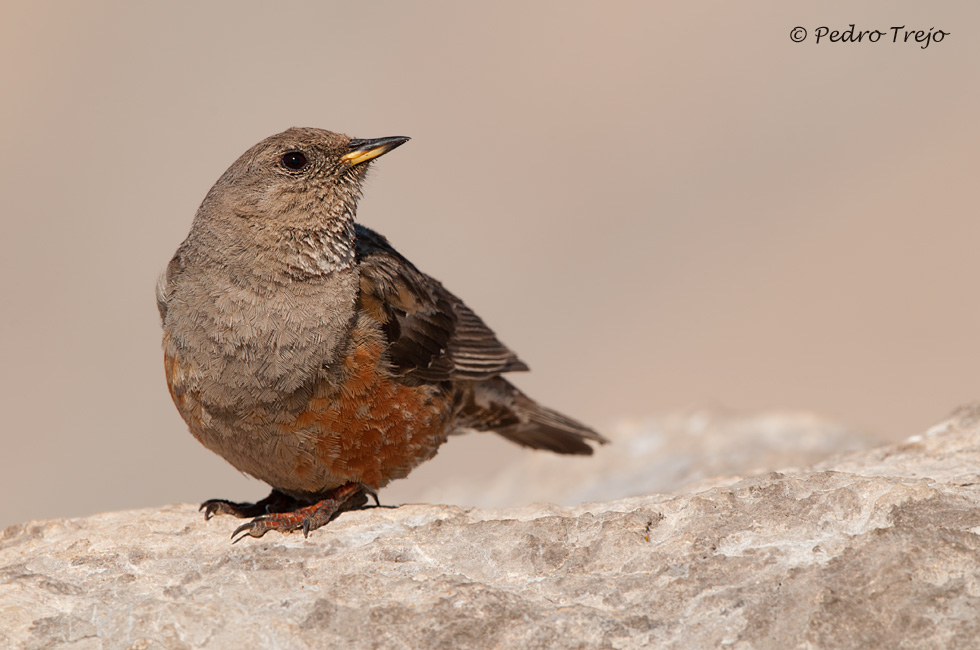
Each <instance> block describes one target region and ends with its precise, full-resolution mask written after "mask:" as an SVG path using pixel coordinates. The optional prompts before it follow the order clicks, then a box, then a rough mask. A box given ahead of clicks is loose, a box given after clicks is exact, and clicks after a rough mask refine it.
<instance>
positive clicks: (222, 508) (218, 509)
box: [198, 490, 307, 520]
mask: <svg viewBox="0 0 980 650" xmlns="http://www.w3.org/2000/svg"><path fill="white" fill-rule="evenodd" d="M306 503H307V502H304V501H299V500H297V499H294V498H293V497H291V496H289V495H287V494H283V493H282V492H280V491H279V490H273V491H272V492H271V493H270V494H269V496H267V497H266V498H264V499H262V500H261V501H258V502H256V503H248V502H242V503H236V502H234V501H226V500H225V499H209V500H207V501H205V502H204V503H202V504H201V507H200V508H198V510H203V511H204V519H205V520H207V519H210V518H211V517H213V516H215V515H233V516H235V517H238V518H239V519H246V518H248V517H258V516H259V515H267V514H270V513H273V512H290V511H292V510H295V509H296V508H299V507H301V506H303V505H305V504H306Z"/></svg>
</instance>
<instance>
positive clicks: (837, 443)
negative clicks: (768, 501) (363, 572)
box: [382, 410, 882, 508]
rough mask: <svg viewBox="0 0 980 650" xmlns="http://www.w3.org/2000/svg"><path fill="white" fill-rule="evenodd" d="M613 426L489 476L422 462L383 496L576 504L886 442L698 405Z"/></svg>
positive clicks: (809, 421) (822, 424) (819, 421)
mask: <svg viewBox="0 0 980 650" xmlns="http://www.w3.org/2000/svg"><path fill="white" fill-rule="evenodd" d="M608 433H609V437H610V438H611V439H612V440H613V441H614V444H611V445H605V446H602V447H597V448H596V450H595V454H594V455H593V456H576V457H569V456H558V455H555V454H542V453H528V451H527V450H520V453H519V454H514V455H513V457H511V458H508V459H507V461H506V462H505V463H502V464H501V465H500V466H499V469H498V470H497V471H496V472H495V473H494V474H493V475H492V476H491V477H490V478H489V479H487V480H485V481H464V480H455V481H452V480H450V481H446V480H444V479H441V478H440V479H438V480H436V479H432V480H423V477H422V476H421V474H422V473H423V472H426V471H427V470H429V468H430V467H429V466H427V465H423V466H422V467H420V468H419V469H418V470H416V473H415V474H413V476H412V478H411V479H410V480H408V481H404V482H396V483H395V484H394V485H393V486H392V487H391V488H389V489H386V490H385V491H384V493H383V495H382V498H383V499H384V500H386V501H389V500H391V501H392V502H393V503H407V502H416V503H444V504H452V505H460V506H477V507H481V508H499V507H512V506H518V505H523V504H526V503H527V502H528V501H532V500H533V501H547V502H549V503H558V504H563V505H574V504H576V503H582V502H583V501H609V500H612V499H620V498H623V497H627V496H639V495H641V494H655V493H659V492H676V491H678V490H681V489H683V488H685V487H687V486H690V485H693V484H696V483H698V482H700V481H703V480H705V479H708V478H711V477H714V476H726V475H735V474H750V473H758V472H762V471H768V470H774V469H781V468H787V467H804V466H807V465H812V464H813V463H816V462H818V461H821V460H824V459H825V458H827V457H828V456H831V455H833V454H835V453H838V452H842V451H852V450H857V449H864V448H867V447H870V446H872V445H873V444H881V442H882V441H881V440H880V439H877V438H875V437H873V436H871V435H869V434H866V433H862V432H858V431H854V430H853V429H849V428H846V427H843V426H841V425H840V424H837V423H835V422H830V421H828V420H825V419H823V418H820V417H818V416H815V415H812V414H809V413H767V414H763V415H748V416H745V415H735V414H730V413H724V412H721V411H717V410H716V411H707V410H698V411H692V412H687V413H677V414H673V415H668V416H665V417H658V418H648V419H645V420H638V421H631V422H623V423H621V424H620V425H619V426H618V427H616V428H615V430H613V431H611V432H608ZM482 435H487V436H489V435H492V434H482ZM471 437H472V436H471ZM436 460H437V461H439V460H441V459H440V458H438V457H437V458H436ZM416 474H418V475H419V476H416Z"/></svg>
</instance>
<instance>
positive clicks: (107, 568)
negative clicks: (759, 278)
mask: <svg viewBox="0 0 980 650" xmlns="http://www.w3.org/2000/svg"><path fill="white" fill-rule="evenodd" d="M978 461H980V407H972V408H966V409H963V410H961V411H959V412H958V413H956V414H954V416H953V417H952V418H951V419H950V420H949V421H947V422H945V423H943V424H941V425H938V426H936V427H933V429H931V430H930V431H929V432H928V433H927V434H925V435H923V436H921V437H918V438H915V439H912V440H909V441H907V442H905V443H903V444H899V445H892V446H889V447H883V448H878V449H873V450H870V451H857V452H851V453H849V454H847V455H844V456H841V457H838V458H835V459H833V460H827V461H824V462H822V463H820V464H818V465H815V466H812V467H810V468H809V469H803V470H793V471H784V472H782V473H775V472H771V473H767V474H761V475H756V476H750V477H743V478H739V477H730V478H726V479H718V480H715V481H713V482H710V483H706V482H702V483H701V484H700V486H699V487H697V488H691V489H688V490H686V491H684V492H681V493H675V494H673V495H656V494H653V495H645V496H636V497H630V498H626V499H619V500H614V501H607V502H601V503H589V504H582V505H577V506H571V507H560V506H554V505H532V506H524V507H520V508H512V509H498V510H478V509H474V508H461V507H456V506H421V505H410V506H402V507H399V508H375V509H369V510H363V511H359V512H352V513H346V514H344V515H342V516H341V517H339V518H338V519H337V520H336V521H334V522H332V523H331V524H330V525H329V526H328V527H326V528H323V529H320V530H317V531H315V532H314V533H313V534H312V535H311V536H310V537H309V539H304V538H303V537H302V535H299V534H294V535H288V536H282V535H277V534H274V533H270V534H269V535H267V536H266V537H264V538H262V539H261V540H246V541H245V542H243V543H241V544H236V545H231V544H229V542H228V535H229V534H230V532H231V530H232V529H233V528H234V527H235V524H236V523H237V522H236V521H235V520H231V519H229V518H217V519H214V520H212V521H210V522H205V521H203V518H202V517H201V516H200V514H199V513H198V512H197V509H196V507H194V506H189V505H179V506H171V507H166V508H162V509H145V510H137V511H130V512H115V513H108V514H102V515H96V516H93V517H88V518H84V519H70V520H51V521H41V522H30V523H26V524H20V525H17V526H12V527H10V528H8V529H7V530H6V531H4V533H3V536H2V539H0V576H2V578H0V647H4V648H8V647H9V648H20V647H23V648H55V647H57V648H73V649H89V648H93V649H94V648H235V649H236V650H237V649H238V648H241V647H258V648H310V647H336V646H342V647H345V648H426V649H437V648H491V647H499V648H646V647H655V648H717V647H726V648H974V647H976V645H977V639H978V638H980V614H978V612H980V536H978V534H980V474H978Z"/></svg>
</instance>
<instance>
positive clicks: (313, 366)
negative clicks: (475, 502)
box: [156, 128, 608, 542]
mask: <svg viewBox="0 0 980 650" xmlns="http://www.w3.org/2000/svg"><path fill="white" fill-rule="evenodd" d="M408 140H409V138H406V137H400V136H399V137H384V138H374V139H356V138H351V137H349V136H347V135H344V134H341V133H334V132H331V131H327V130H323V129H316V128H290V129H288V130H286V131H284V132H282V133H279V134H277V135H273V136H271V137H268V138H266V139H264V140H262V141H261V142H259V143H258V144H256V145H255V146H253V147H252V148H250V149H249V150H248V151H246V152H245V153H244V154H243V155H242V156H241V157H240V158H238V160H237V161H235V162H234V163H233V164H232V165H231V167H229V168H228V170H227V171H225V173H224V174H223V175H222V176H221V177H220V178H219V179H218V181H217V182H216V183H215V184H214V186H213V187H212V188H211V190H210V191H209V192H208V193H207V195H206V196H205V198H204V200H203V202H202V203H201V205H200V208H199V209H198V211H197V213H196V215H195V217H194V220H193V222H192V225H191V228H190V232H189V233H188V235H187V238H186V239H185V240H184V241H183V243H181V245H180V246H179V247H178V249H177V251H176V253H175V254H174V256H173V258H172V259H171V261H170V262H169V264H168V265H167V267H166V269H165V271H164V272H163V273H162V275H161V276H160V279H159V281H158V282H157V286H156V298H157V307H158V309H159V312H160V319H161V324H162V328H163V356H164V369H165V374H166V380H167V386H168V388H169V391H170V395H171V398H172V399H173V402H174V404H175V405H176V407H177V410H178V411H179V413H180V415H181V416H182V418H183V419H184V421H185V422H186V424H187V426H188V429H189V430H190V432H191V434H192V435H193V436H194V437H195V438H197V440H198V441H200V442H201V443H202V444H203V445H204V446H205V447H207V448H208V449H210V450H211V451H213V452H215V453H217V454H218V455H220V456H222V457H223V458H224V459H225V460H227V461H228V462H229V463H230V464H231V465H232V466H234V467H235V468H237V469H238V470H240V471H241V472H244V473H246V474H248V475H251V476H253V477H255V478H257V479H259V480H261V481H264V482H265V483H268V484H269V485H270V486H271V487H272V492H271V493H270V494H269V496H268V497H266V498H264V499H262V500H260V501H257V502H255V503H249V502H234V501H229V500H225V499H211V500H208V501H205V502H204V503H203V504H201V510H203V511H204V516H205V519H208V520H210V519H211V518H212V517H213V516H214V515H217V514H230V515H234V516H236V517H239V518H245V519H250V521H248V522H246V523H245V524H243V525H241V526H239V527H238V528H237V529H236V530H235V531H234V533H233V534H232V539H233V541H235V542H237V541H240V540H241V539H243V538H245V537H261V536H263V535H264V534H265V533H266V532H268V531H271V530H278V531H280V532H284V533H285V532H291V531H296V530H302V531H303V533H304V535H306V536H308V535H309V533H310V532H311V531H312V530H315V529H316V528H318V527H320V526H322V525H324V524H326V523H328V522H329V521H331V520H332V519H333V518H334V517H336V516H337V515H338V514H340V513H342V512H345V511H348V510H353V509H358V508H362V507H365V506H366V504H367V503H368V499H369V497H370V498H373V499H374V501H375V503H379V502H378V491H379V490H380V489H381V488H383V487H384V486H385V485H387V484H388V483H389V482H390V481H392V480H395V479H400V478H404V477H405V476H407V475H408V474H409V472H410V471H411V470H412V469H414V468H415V467H416V466H418V465H419V464H420V463H422V462H424V461H426V460H428V459H430V458H432V457H433V456H434V455H435V454H436V451H437V450H438V448H439V446H440V445H442V444H443V443H444V442H446V440H447V438H448V437H449V436H450V435H453V434H456V433H463V432H466V431H493V432H496V433H497V434H499V435H500V436H502V437H504V438H506V439H507V440H510V441H512V442H514V443H517V444H518V445H522V446H525V447H530V448H534V449H546V450H550V451H552V452H557V453H559V454H591V453H592V452H593V448H592V444H604V443H606V442H608V441H607V439H606V438H605V437H603V436H602V435H600V434H599V433H597V432H596V431H594V430H593V429H591V428H589V427H588V426H586V425H584V424H581V423H580V422H578V421H576V420H574V419H572V418H570V417H567V416H565V415H562V414H561V413H559V412H557V411H555V410H552V409H549V408H547V407H545V406H542V405H540V404H538V403H537V402H536V401H534V400H533V399H531V398H530V397H528V396H527V395H525V394H524V393H523V392H521V391H520V390H519V389H518V388H517V387H515V386H514V385H513V384H512V383H511V382H510V381H509V380H508V379H507V378H505V377H504V375H505V374H507V373H511V372H518V371H526V370H528V366H527V365H526V364H525V363H524V362H523V361H521V360H520V359H519V358H518V356H517V355H516V354H515V353H514V352H513V351H512V350H510V349H509V348H508V347H507V346H505V345H504V344H503V343H501V342H500V340H499V339H498V338H497V336H496V335H495V334H494V332H493V331H492V330H491V329H490V328H489V327H488V326H487V325H486V324H485V323H484V321H483V320H482V319H481V318H480V317H479V316H477V315H476V313H474V311H473V310H471V309H470V308H469V307H467V306H466V304H465V303H464V302H463V301H462V300H461V299H459V298H458V297H456V295H454V294H453V293H451V292H450V291H449V290H447V289H446V288H445V287H443V285H442V284H441V283H440V282H439V281H437V280H435V279H434V278H432V277H431V276H429V275H426V274H425V273H423V272H422V271H420V270H419V269H418V268H416V266H415V265H414V264H412V262H410V261H409V260H408V259H406V258H405V257H404V256H403V255H401V254H400V253H399V252H398V251H397V250H395V248H394V247H393V246H392V245H391V244H390V243H389V242H388V240H387V239H386V238H385V237H384V236H382V235H380V234H379V233H377V232H375V231H374V230H371V229H370V228H367V227H366V226H364V225H361V224H360V223H357V222H355V216H356V212H357V204H358V201H359V199H360V198H361V194H362V187H363V183H364V179H365V175H366V173H367V171H368V169H369V168H370V167H371V166H372V164H373V163H374V161H375V160H376V159H377V158H378V157H380V156H382V155H384V154H386V153H388V152H390V151H391V150H393V149H395V148H396V147H399V146H401V145H402V144H404V143H405V142H407V141H408Z"/></svg>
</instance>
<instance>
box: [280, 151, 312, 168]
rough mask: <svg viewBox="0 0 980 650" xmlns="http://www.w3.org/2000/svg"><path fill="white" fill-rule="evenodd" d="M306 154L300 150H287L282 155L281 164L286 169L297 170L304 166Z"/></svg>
mask: <svg viewBox="0 0 980 650" xmlns="http://www.w3.org/2000/svg"><path fill="white" fill-rule="evenodd" d="M306 164H307V160H306V155H305V154H304V153H303V152H302V151H287V152H286V153H284V154H283V155H282V166H283V167H285V168H286V169H291V170H293V171H299V170H301V169H303V168H304V167H306Z"/></svg>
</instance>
